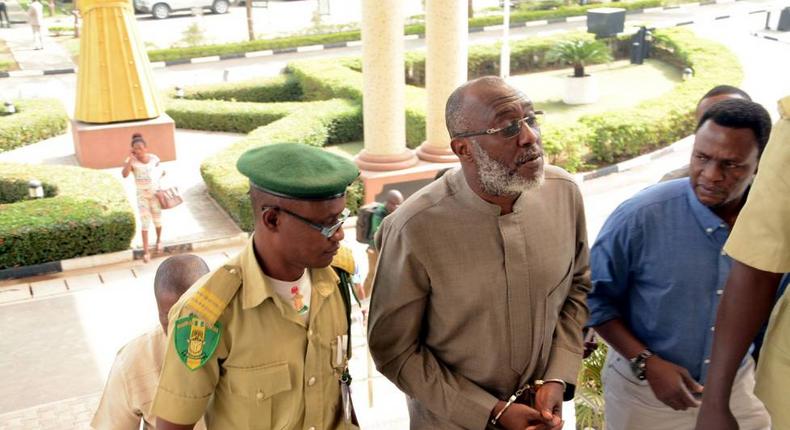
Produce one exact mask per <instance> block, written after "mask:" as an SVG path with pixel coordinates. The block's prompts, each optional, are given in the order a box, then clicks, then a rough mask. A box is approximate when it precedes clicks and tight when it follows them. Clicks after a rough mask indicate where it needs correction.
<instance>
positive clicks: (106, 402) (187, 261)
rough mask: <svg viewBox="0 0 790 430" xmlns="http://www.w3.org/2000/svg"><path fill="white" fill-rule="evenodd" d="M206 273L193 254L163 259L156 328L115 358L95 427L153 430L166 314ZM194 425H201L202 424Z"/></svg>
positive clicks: (158, 277)
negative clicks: (157, 325) (153, 409)
mask: <svg viewBox="0 0 790 430" xmlns="http://www.w3.org/2000/svg"><path fill="white" fill-rule="evenodd" d="M206 273H208V266H206V263H205V262H204V261H203V260H202V259H201V258H200V257H197V256H194V255H189V254H187V255H177V256H173V257H170V258H168V259H167V260H165V261H163V262H162V264H161V265H159V268H157V270H156V276H155V277H154V296H155V297H156V306H157V308H158V310H159V323H160V324H161V326H160V327H156V328H154V329H153V330H150V331H149V332H147V333H145V334H143V335H141V336H139V337H137V338H135V339H134V340H132V341H131V342H129V343H127V344H126V345H125V346H124V347H123V348H121V350H120V351H118V356H117V357H116V358H115V362H114V363H113V366H112V369H111V370H110V375H109V376H108V377H107V385H106V386H105V387H104V392H103V393H102V397H101V401H100V402H99V407H98V408H97V409H96V413H95V414H94V416H93V421H91V427H93V428H94V429H97V430H138V429H139V428H140V420H142V422H143V428H144V429H146V430H149V429H154V428H156V427H155V420H156V418H155V417H153V416H151V413H150V407H151V402H152V401H153V400H154V393H155V392H156V383H157V381H158V380H159V373H160V372H161V371H162V361H163V360H164V358H165V349H166V348H167V313H168V312H169V311H170V308H171V307H173V304H175V303H176V301H178V299H179V298H180V297H181V295H182V294H184V292H185V291H186V290H187V289H188V288H189V287H190V286H191V285H192V284H193V283H195V281H197V280H198V279H199V278H200V277H201V276H203V275H205V274H206ZM198 428H203V426H202V424H201V425H200V426H198Z"/></svg>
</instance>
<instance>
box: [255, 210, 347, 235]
mask: <svg viewBox="0 0 790 430" xmlns="http://www.w3.org/2000/svg"><path fill="white" fill-rule="evenodd" d="M268 209H274V210H278V211H282V212H285V213H287V214H288V215H290V216H292V217H294V218H296V219H298V220H299V221H301V222H303V223H305V224H307V225H308V226H310V227H312V228H314V229H316V230H318V232H319V233H321V236H324V237H325V238H327V239H329V238H330V237H332V236H333V235H334V234H335V233H336V232H337V231H338V230H339V229H340V227H342V226H343V223H344V222H345V221H346V220H347V219H348V216H349V215H351V211H350V210H348V208H345V209H343V212H340V215H338V217H337V222H335V223H334V224H332V225H329V226H327V225H321V224H317V223H314V222H312V221H310V220H309V219H307V218H305V217H303V216H301V215H299V214H297V213H293V212H291V211H289V210H288V209H285V208H281V207H279V206H264V207H263V210H264V211H265V210H268Z"/></svg>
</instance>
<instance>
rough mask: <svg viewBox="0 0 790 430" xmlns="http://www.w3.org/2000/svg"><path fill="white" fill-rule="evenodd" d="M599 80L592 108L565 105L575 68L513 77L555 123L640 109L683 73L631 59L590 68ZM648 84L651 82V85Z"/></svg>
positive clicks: (590, 105) (679, 79) (661, 64)
mask: <svg viewBox="0 0 790 430" xmlns="http://www.w3.org/2000/svg"><path fill="white" fill-rule="evenodd" d="M585 70H586V71H587V73H589V74H592V75H595V76H597V77H598V90H599V92H600V95H601V98H600V99H599V101H598V102H597V103H593V104H589V105H566V104H565V103H563V102H562V94H563V92H564V84H565V77H566V76H568V75H570V74H571V72H572V69H562V70H552V71H549V72H541V73H530V74H526V75H518V76H512V77H511V78H510V79H509V82H510V83H511V84H512V85H513V86H515V87H516V88H519V89H520V90H522V91H524V93H525V94H526V95H527V96H529V97H530V98H531V99H532V101H533V102H534V103H535V107H536V108H537V109H541V110H543V111H545V112H546V120H547V121H550V122H552V123H556V122H567V121H576V120H578V119H579V117H581V116H582V115H587V114H592V113H600V112H606V111H610V110H615V109H623V108H628V107H631V106H636V105H637V104H639V103H641V102H642V101H643V100H646V99H652V98H658V97H660V96H661V95H662V94H664V93H666V92H668V91H670V90H672V88H674V87H675V84H676V83H678V82H680V81H681V75H680V71H679V70H677V69H676V68H674V67H672V66H670V65H668V64H666V63H662V62H660V61H656V60H646V61H645V63H644V64H642V65H632V64H630V63H629V62H628V61H627V60H622V61H614V62H612V63H609V64H601V65H597V66H589V67H586V68H585ZM646 83H649V85H647V84H646Z"/></svg>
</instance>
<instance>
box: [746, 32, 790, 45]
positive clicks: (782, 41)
mask: <svg viewBox="0 0 790 430" xmlns="http://www.w3.org/2000/svg"><path fill="white" fill-rule="evenodd" d="M752 36H754V37H756V38H758V39H765V40H770V41H772V42H779V43H784V44H787V45H790V40H782V39H779V38H778V37H774V36H770V35H768V34H760V33H752Z"/></svg>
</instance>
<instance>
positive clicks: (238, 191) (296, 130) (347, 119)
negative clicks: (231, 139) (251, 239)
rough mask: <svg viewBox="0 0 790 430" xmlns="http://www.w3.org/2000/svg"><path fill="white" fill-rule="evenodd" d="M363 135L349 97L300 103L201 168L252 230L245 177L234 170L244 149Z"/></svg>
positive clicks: (234, 214)
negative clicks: (298, 108)
mask: <svg viewBox="0 0 790 430" xmlns="http://www.w3.org/2000/svg"><path fill="white" fill-rule="evenodd" d="M361 138H362V109H361V106H360V105H359V104H358V103H355V102H354V101H350V100H339V99H335V100H327V101H318V102H311V103H302V104H301V108H300V110H298V111H295V112H294V113H293V114H291V115H288V116H285V117H283V118H281V119H279V120H277V121H274V122H272V123H270V124H268V125H266V126H263V127H259V128H257V129H255V130H254V131H252V132H251V133H249V134H248V135H247V136H246V137H245V138H243V139H242V140H240V141H239V142H237V143H235V144H233V145H231V146H230V147H229V148H227V149H225V150H223V151H221V152H219V153H218V154H216V155H215V156H213V157H211V158H209V159H207V160H205V161H204V162H203V164H202V165H201V166H200V172H201V174H202V175H203V180H204V181H205V182H206V187H207V188H208V191H209V193H210V194H211V196H212V197H214V199H215V200H216V201H217V203H219V204H220V205H221V206H222V207H223V208H224V209H225V210H226V211H227V212H228V214H230V216H231V217H233V219H234V220H236V222H237V223H238V224H239V226H240V227H241V228H243V229H244V230H247V231H249V230H252V227H253V224H252V209H251V207H250V202H249V197H248V196H247V190H248V189H249V183H248V182H247V178H245V177H244V176H242V175H241V174H240V173H239V172H238V170H236V160H238V159H239V157H240V156H241V154H242V153H244V151H246V150H248V149H250V148H254V147H258V146H262V145H268V144H272V143H301V144H306V145H312V146H318V147H322V146H324V145H325V144H327V143H331V142H348V141H354V140H360V139H361Z"/></svg>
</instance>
